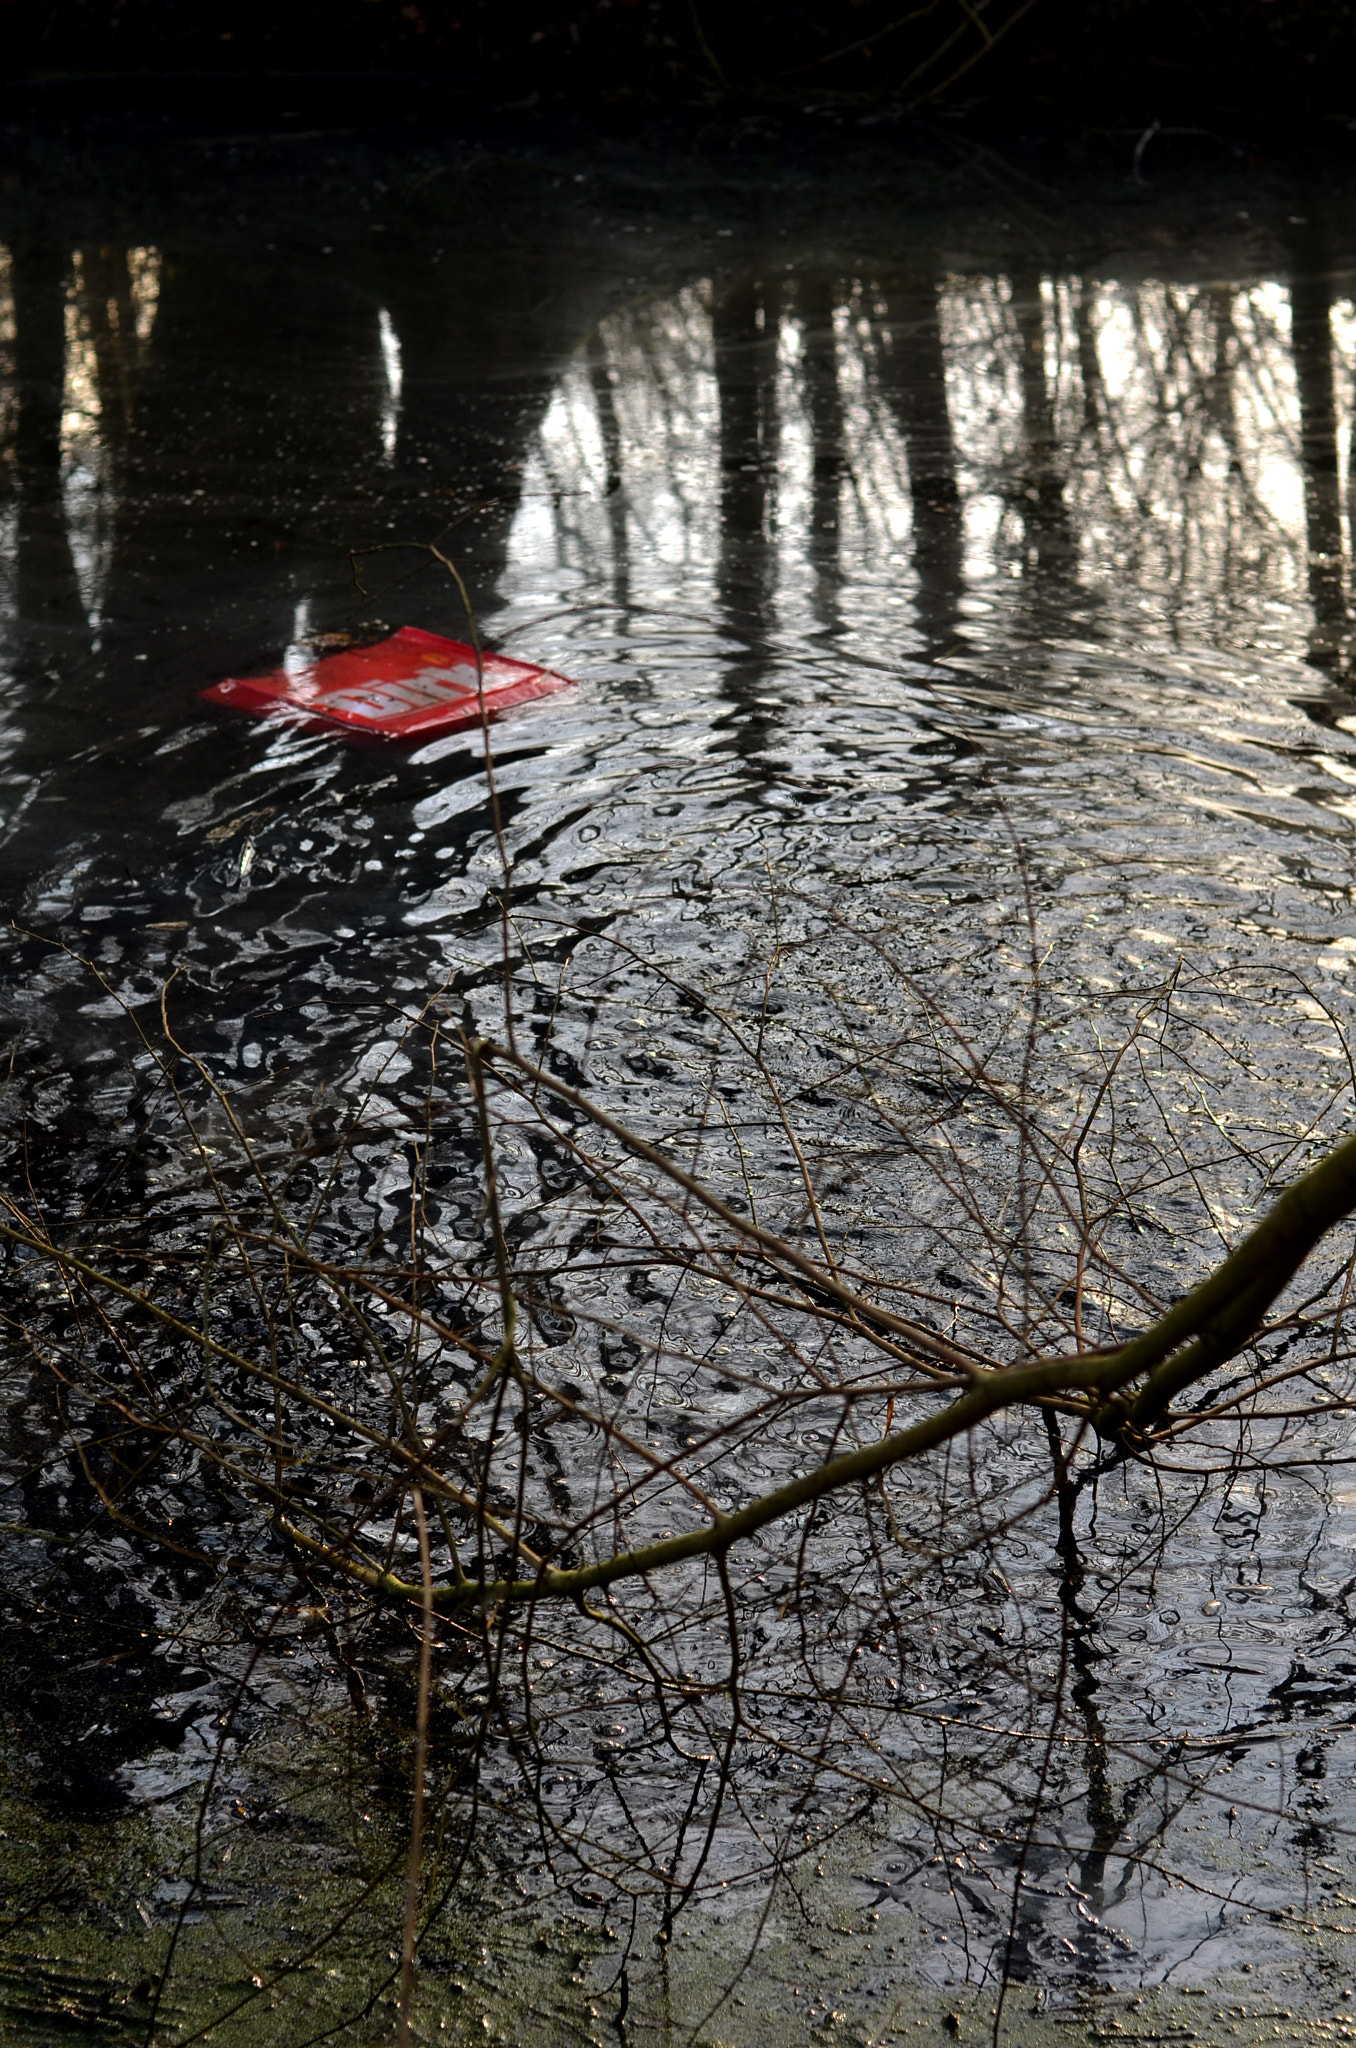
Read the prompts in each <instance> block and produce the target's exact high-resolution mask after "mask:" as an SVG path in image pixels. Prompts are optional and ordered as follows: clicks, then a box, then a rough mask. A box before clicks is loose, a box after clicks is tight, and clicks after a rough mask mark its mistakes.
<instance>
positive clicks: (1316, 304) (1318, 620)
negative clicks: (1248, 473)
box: [1290, 252, 1349, 669]
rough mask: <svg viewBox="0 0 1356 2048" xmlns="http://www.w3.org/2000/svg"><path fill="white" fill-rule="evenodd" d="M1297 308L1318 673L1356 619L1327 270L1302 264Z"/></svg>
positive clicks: (1312, 653) (1295, 344)
mask: <svg viewBox="0 0 1356 2048" xmlns="http://www.w3.org/2000/svg"><path fill="white" fill-rule="evenodd" d="M1309 253H1312V252H1309ZM1290 309H1291V328H1290V335H1291V347H1292V350H1293V352H1294V361H1295V388H1296V395H1297V397H1298V400H1299V417H1300V463H1301V465H1302V468H1303V472H1304V523H1305V533H1306V537H1307V541H1308V558H1309V559H1308V581H1309V602H1310V604H1311V605H1312V607H1313V615H1314V618H1313V631H1312V633H1311V635H1310V640H1309V659H1310V661H1312V662H1313V664H1314V666H1315V667H1316V668H1326V669H1332V668H1340V667H1341V666H1342V665H1343V662H1342V649H1343V641H1344V638H1345V634H1346V630H1347V626H1348V624H1349V614H1348V611H1347V600H1346V593H1345V590H1344V588H1343V578H1342V504H1341V486H1340V482H1339V477H1338V462H1337V405H1336V397H1335V393H1334V390H1333V360H1332V356H1333V344H1332V320H1331V312H1332V288H1331V285H1330V283H1329V281H1328V279H1327V277H1326V276H1324V275H1323V274H1322V272H1321V271H1320V270H1318V269H1316V268H1314V267H1311V266H1310V265H1307V264H1304V263H1301V265H1300V266H1299V268H1298V269H1297V270H1296V273H1295V276H1294V278H1293V279H1292V281H1291V286H1290Z"/></svg>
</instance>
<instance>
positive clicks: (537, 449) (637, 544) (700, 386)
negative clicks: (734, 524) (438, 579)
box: [509, 284, 720, 598]
mask: <svg viewBox="0 0 1356 2048" xmlns="http://www.w3.org/2000/svg"><path fill="white" fill-rule="evenodd" d="M709 297H710V294H709V288H708V287H707V286H706V285H704V284H702V285H694V286H691V287H689V288H688V289H687V290H685V291H682V292H680V293H678V294H677V295H676V296H675V297H674V298H672V299H670V300H667V301H665V300H660V301H658V302H654V303H651V304H648V305H644V306H638V307H628V308H627V309H625V310H624V311H622V312H618V313H614V314H611V315H610V316H609V317H608V318H607V319H606V320H604V321H603V322H602V323H601V324H600V326H599V327H598V329H597V331H596V333H595V334H594V336H593V337H591V339H590V341H589V342H587V343H586V344H585V345H584V346H582V347H581V348H580V349H579V351H578V352H577V353H576V355H575V357H574V359H573V361H572V362H571V363H570V364H569V366H568V367H567V369H566V370H565V372H564V374H563V375H562V377H561V378H560V380H559V383H558V384H557V386H556V390H555V394H554V396H553V397H552V399H551V401H550V404H549V405H548V407H547V410H546V415H545V417H544V419H543V421H542V424H541V427H540V429H539V430H538V432H537V435H536V437H535V440H534V442H533V445H532V447H531V449H530V451H529V454H528V459H527V462H526V464H525V466H524V472H523V493H522V500H521V505H520V509H519V511H518V514H517V516H516V518H515V520H514V524H513V529H512V533H511V535H510V539H509V561H510V573H511V576H512V578H513V580H514V581H515V582H518V583H521V584H522V585H523V587H524V588H530V587H540V588H541V589H542V590H544V591H549V592H551V593H557V592H560V591H562V590H564V589H568V588H572V587H576V586H578V585H581V584H588V585H590V586H591V585H593V583H594V581H595V579H596V577H597V576H598V574H599V572H600V570H601V571H603V572H604V573H606V572H607V571H608V570H610V571H611V578H612V581H613V583H614V584H615V583H616V582H617V580H618V579H625V578H626V577H627V576H628V575H629V573H630V571H631V569H632V566H633V565H634V566H635V567H637V568H638V569H640V570H641V571H642V573H643V575H644V580H645V586H646V595H647V596H648V597H650V598H654V597H655V596H656V594H657V593H659V592H662V590H663V589H665V588H671V587H673V585H674V582H675V579H681V580H682V581H683V582H684V583H686V581H687V574H688V573H689V572H691V571H692V570H694V569H695V570H696V571H697V572H698V575H699V577H701V578H703V579H709V576H710V573H711V568H712V564H713V560H714V550H715V545H716V531H717V508H718V506H719V502H720V462H719V447H718V434H719V403H718V398H717V392H716V382H715V370H714V352H713V348H712V340H711V316H710V309H709Z"/></svg>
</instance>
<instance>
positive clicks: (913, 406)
mask: <svg viewBox="0 0 1356 2048" xmlns="http://www.w3.org/2000/svg"><path fill="white" fill-rule="evenodd" d="M886 303H887V306H888V312H887V314H886V316H885V318H886V322H887V323H888V324H887V325H886V326H884V327H883V328H882V330H881V332H880V347H879V351H878V357H877V360H878V365H879V370H878V374H879V377H880V381H881V387H882V389H883V391H884V393H885V395H886V398H887V400H888V402H889V405H890V409H891V411H892V412H893V414H894V417H895V420H896V422H897V424H898V426H899V431H900V434H901V435H902V437H903V440H904V446H905V449H906V452H907V455H908V462H909V492H910V497H911V500H912V505H913V534H914V567H915V571H916V573H917V578H918V600H917V603H918V620H919V625H920V626H921V628H922V632H923V638H924V642H925V644H926V646H927V648H928V650H929V651H930V652H932V653H934V654H935V653H942V652H944V651H945V650H946V648H948V647H949V646H950V645H951V644H952V642H953V641H954V639H955V637H956V621H957V617H958V610H957V606H958V601H959V599H960V596H961V589H962V575H963V569H962V537H961V522H960V495H959V492H958V490H957V486H956V448H955V440H954V437H953V434H952V429H951V415H950V411H949V409H948V406H947V397H946V359H945V356H944V353H943V349H942V333H941V326H940V322H939V319H938V306H937V287H936V285H935V283H934V282H933V280H932V278H931V277H927V276H910V277H907V278H904V279H901V280H900V282H899V283H898V284H896V285H893V286H891V288H890V289H889V291H888V293H887V296H886ZM887 336H888V339H887Z"/></svg>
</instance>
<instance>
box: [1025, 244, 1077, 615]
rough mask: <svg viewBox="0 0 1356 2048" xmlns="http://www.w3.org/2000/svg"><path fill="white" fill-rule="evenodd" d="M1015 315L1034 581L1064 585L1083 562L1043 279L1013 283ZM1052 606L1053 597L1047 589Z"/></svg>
mask: <svg viewBox="0 0 1356 2048" xmlns="http://www.w3.org/2000/svg"><path fill="white" fill-rule="evenodd" d="M1013 316H1014V319H1015V322H1016V329H1017V363H1018V372H1019V379H1020V383H1021V390H1022V449H1021V454H1020V459H1019V466H1018V471H1017V475H1016V477H1015V480H1014V481H1015V488H1016V492H1017V499H1016V503H1017V508H1018V510H1019V511H1020V514H1021V522H1022V527H1023V532H1024V536H1025V541H1026V567H1027V571H1028V573H1029V576H1030V578H1031V580H1032V581H1035V580H1036V579H1037V578H1039V580H1040V581H1041V583H1042V585H1043V586H1048V584H1049V582H1050V579H1051V578H1052V577H1053V578H1057V579H1058V580H1059V581H1060V582H1061V583H1062V582H1064V581H1065V580H1066V579H1067V578H1068V577H1069V576H1070V575H1071V574H1072V573H1073V571H1074V568H1075V566H1076V564H1077V561H1078V535H1077V533H1076V531H1075V528H1074V523H1073V519H1072V516H1071V514H1070V510H1069V505H1068V501H1067V498H1066V496H1065V485H1066V482H1067V477H1066V472H1065V461H1066V458H1065V455H1064V451H1063V445H1062V443H1061V439H1060V435H1059V432H1058V428H1057V424H1056V420H1055V408H1054V402H1053V396H1052V393H1051V390H1050V382H1049V379H1048V377H1047V375H1046V366H1045V352H1046V331H1045V310H1044V307H1043V305H1042V301H1041V280H1040V278H1039V276H1038V275H1037V274H1036V273H1035V272H1033V271H1027V272H1024V273H1018V274H1017V275H1016V276H1015V277H1014V278H1013ZM1042 594H1043V598H1044V600H1045V601H1047V602H1048V601H1049V597H1050V595H1051V593H1050V592H1049V590H1048V588H1045V589H1044V590H1043V593H1042Z"/></svg>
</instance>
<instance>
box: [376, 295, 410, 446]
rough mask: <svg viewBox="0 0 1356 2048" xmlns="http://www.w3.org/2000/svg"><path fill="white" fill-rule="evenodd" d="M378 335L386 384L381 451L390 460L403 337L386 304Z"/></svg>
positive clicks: (401, 375) (397, 424) (397, 420)
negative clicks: (394, 325)
mask: <svg viewBox="0 0 1356 2048" xmlns="http://www.w3.org/2000/svg"><path fill="white" fill-rule="evenodd" d="M377 336H378V339H379V341H380V343H381V367H382V375H383V377H384V379H385V384H386V394H385V397H384V398H383V399H382V405H381V452H382V455H383V456H384V457H385V459H386V461H387V462H394V460H395V451H396V434H397V432H398V430H399V427H400V392H401V387H402V385H403V383H404V371H403V369H402V367H401V361H400V337H399V335H398V334H397V333H396V331H395V329H394V327H393V326H392V325H391V316H390V314H389V313H388V312H387V310H386V308H385V306H383V307H382V309H381V311H380V312H379V313H378V315H377Z"/></svg>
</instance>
